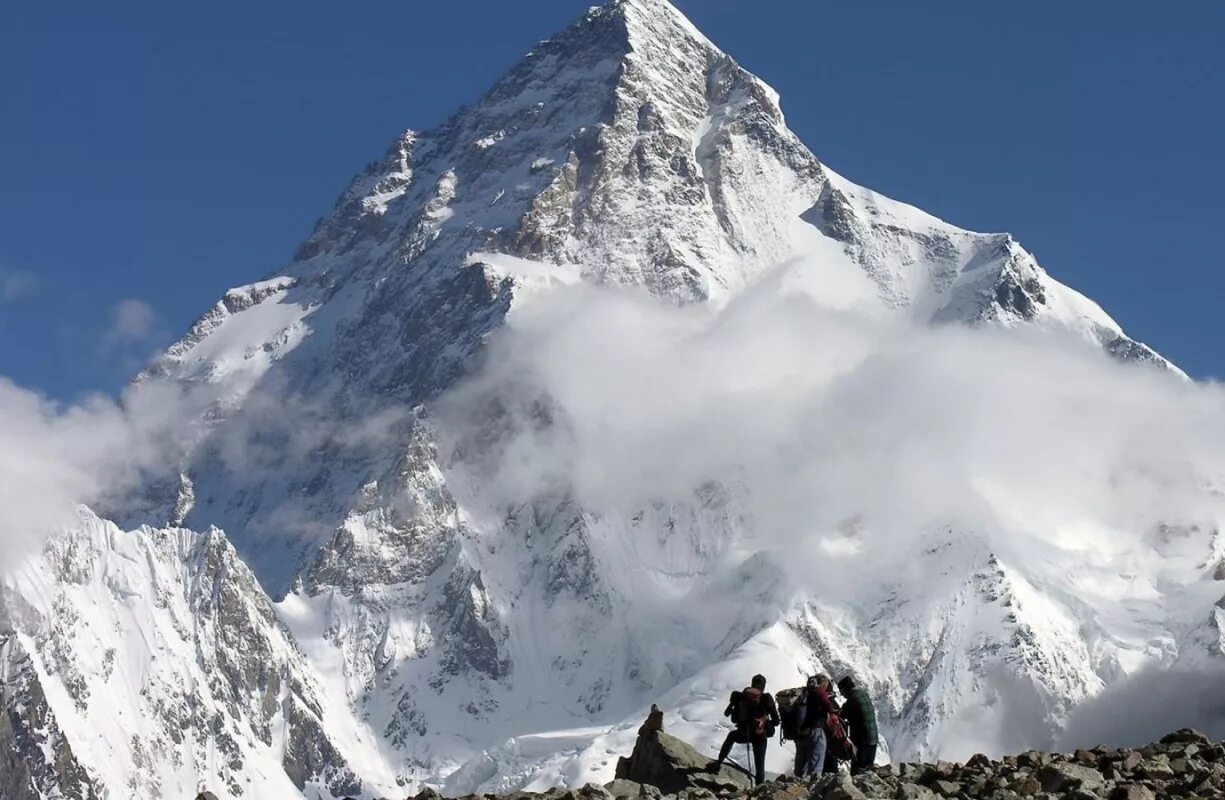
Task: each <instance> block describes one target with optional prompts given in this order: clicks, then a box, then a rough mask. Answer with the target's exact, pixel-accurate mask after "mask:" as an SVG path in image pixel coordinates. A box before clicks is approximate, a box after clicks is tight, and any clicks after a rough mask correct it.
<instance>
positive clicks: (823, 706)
mask: <svg viewBox="0 0 1225 800" xmlns="http://www.w3.org/2000/svg"><path fill="white" fill-rule="evenodd" d="M830 688H831V687H830V685H829V678H827V677H825V676H824V675H814V676H813V677H811V678H809V679H808V693H807V694H808V696H807V700H806V702H805V705H806V706H807V709H808V710H807V714H806V716H805V718H804V727H805V728H806V729H807V730H808V731H809V734H808V737H809V738H808V744H807V745H806V746H805V748H804V750H805V752H806V753H807V755H808V764H807V766H806V768H805V770H804V772H802V773H801V772H799V770H798V769H797V775H798V776H799V777H801V778H802V777H804V775H805V774H808V775H820V774H821V773H823V772H825V765H826V758H825V754H826V751H827V749H828V747H829V738H828V735H827V734H828V730H829V717H830V715H831V714H833V715H837V713H838V707H837V706H836V705H834V701H833V700H831V699H830V696H829V693H830ZM834 768H835V771H836V770H837V762H836V761H835V762H834Z"/></svg>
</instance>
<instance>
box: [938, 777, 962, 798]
mask: <svg viewBox="0 0 1225 800" xmlns="http://www.w3.org/2000/svg"><path fill="white" fill-rule="evenodd" d="M931 788H932V791H934V792H935V793H936V794H938V795H940V796H941V797H956V796H957V795H959V794H961V784H960V783H956V782H955V781H944V780H940V781H936V782H935V783H933V784H932V786H931Z"/></svg>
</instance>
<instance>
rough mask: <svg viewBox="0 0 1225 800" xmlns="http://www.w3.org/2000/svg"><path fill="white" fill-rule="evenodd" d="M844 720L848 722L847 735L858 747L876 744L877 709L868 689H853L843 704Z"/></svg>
mask: <svg viewBox="0 0 1225 800" xmlns="http://www.w3.org/2000/svg"><path fill="white" fill-rule="evenodd" d="M842 721H843V722H845V723H846V726H847V728H848V729H849V730H848V731H847V735H849V736H850V737H851V741H852V742H854V743H855V746H856V747H868V746H873V745H875V744H876V740H877V732H876V709H874V708H873V707H872V700H871V698H869V697H868V693H867V691H865V690H863V689H853V690H852V691H851V696H850V697H848V698H847V699H846V702H844V703H843V704H842Z"/></svg>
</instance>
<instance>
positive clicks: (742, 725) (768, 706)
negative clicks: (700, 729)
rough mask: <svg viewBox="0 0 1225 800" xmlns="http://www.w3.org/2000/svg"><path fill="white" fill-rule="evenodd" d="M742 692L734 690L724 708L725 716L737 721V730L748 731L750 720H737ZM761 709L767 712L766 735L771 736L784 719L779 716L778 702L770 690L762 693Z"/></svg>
mask: <svg viewBox="0 0 1225 800" xmlns="http://www.w3.org/2000/svg"><path fill="white" fill-rule="evenodd" d="M741 694H743V693H742V692H732V698H731V701H730V702H729V703H728V704H727V708H725V709H724V710H723V716H725V717H729V718H731V719H732V721H733V722H736V728H737V730H741V731H744V732H746V733H747V732H748V728H749V725H750V722H751V721H750V720H739V721H738V720H736V712H737V710H738V706H739V705H740V696H741ZM761 709H762V711H764V712H765V715H766V720H767V721H768V725H767V727H766V733H765V737H766V738H769V737H771V736H773V735H774V731H775V729H776V728H778V725H779V723H780V722H781V721H782V720H781V719H780V718H779V716H778V703H775V702H774V695H772V694H770V693H769V692H762V693H761Z"/></svg>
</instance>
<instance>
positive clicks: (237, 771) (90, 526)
mask: <svg viewBox="0 0 1225 800" xmlns="http://www.w3.org/2000/svg"><path fill="white" fill-rule="evenodd" d="M35 587H39V588H38V589H37V590H36V589H35ZM42 587H47V588H46V589H43V588H42ZM0 597H4V598H7V601H6V602H3V603H0V677H3V678H4V680H3V682H2V683H0V708H3V709H4V710H5V711H6V713H5V717H4V720H3V724H0V739H3V740H5V741H7V742H8V743H10V744H11V747H6V748H5V751H4V752H5V753H6V754H16V755H18V756H19V757H20V758H19V761H18V763H16V764H15V765H13V768H12V769H10V768H5V769H2V770H0V785H6V786H7V788H6V790H5V791H4V792H3V793H2V794H3V796H4V797H5V798H6V800H7V798H9V797H10V796H11V797H17V798H23V797H27V796H28V797H60V796H63V797H68V798H92V797H95V796H99V797H101V796H112V795H114V794H115V793H116V791H118V790H120V787H128V788H129V789H130V790H131V791H132V792H133V793H134V794H136V795H138V796H142V797H150V798H160V797H180V796H188V795H190V794H191V793H194V792H195V791H196V788H197V783H198V782H206V783H212V784H214V785H215V786H216V788H219V789H220V788H222V787H224V789H225V791H226V793H227V795H228V796H230V797H251V796H261V795H264V796H272V794H274V793H280V794H285V793H287V792H293V791H295V790H301V789H303V788H305V787H306V786H307V784H308V783H310V784H312V785H317V786H323V787H327V788H328V789H329V790H330V791H332V792H333V793H334V794H335V795H337V796H341V795H343V794H346V793H348V794H357V793H360V792H361V787H362V783H361V781H360V780H359V779H358V778H357V776H356V775H355V774H354V773H353V772H352V770H350V769H349V766H348V763H347V761H346V759H345V757H344V756H343V755H342V754H341V753H340V752H339V750H338V749H337V748H336V746H335V745H334V744H333V743H332V741H331V739H330V738H329V736H330V734H329V733H328V731H326V730H325V728H326V727H328V726H327V725H326V724H325V716H326V714H325V712H324V710H323V707H322V706H321V704H320V693H319V689H318V686H317V685H316V684H315V683H314V679H313V677H311V670H310V669H309V668H308V667H307V666H306V664H305V661H304V658H303V656H302V654H301V652H300V651H299V650H298V648H297V646H296V644H294V642H293V641H292V638H291V637H290V636H289V634H288V632H287V631H285V629H284V628H283V626H282V625H281V623H280V621H279V620H278V618H277V615H276V612H275V610H274V608H273V606H272V604H271V602H270V601H269V600H268V598H267V597H266V596H265V595H264V593H263V592H262V590H261V589H260V588H259V585H258V583H257V582H256V581H255V578H254V576H253V575H252V574H251V572H250V570H248V569H247V568H246V567H245V566H243V564H242V563H241V561H239V559H238V557H237V554H236V553H235V552H234V549H233V548H232V547H231V546H230V545H229V543H228V542H227V541H226V540H225V537H224V536H223V535H222V534H221V533H220V532H218V531H209V532H206V533H204V534H195V533H192V532H190V531H185V530H173V529H171V530H156V529H144V530H141V531H134V532H122V531H120V530H119V529H117V528H116V527H115V526H114V525H113V524H111V523H108V522H105V521H102V520H100V519H98V518H97V517H95V516H93V515H92V514H90V513H89V512H87V511H85V510H82V511H81V512H80V525H79V527H78V528H77V529H75V530H73V531H71V532H70V533H68V534H66V535H64V536H61V537H59V538H57V539H55V540H53V541H52V542H51V543H50V544H49V545H48V546H47V550H46V552H45V554H44V556H43V558H42V559H40V560H36V561H32V562H30V563H29V564H28V565H27V566H26V568H25V569H24V570H23V571H22V573H21V574H20V575H18V576H15V577H14V578H13V579H12V580H11V582H6V583H5V584H3V585H0ZM25 643H30V644H32V645H33V647H32V649H31V648H28V647H27V645H26V644H25ZM52 696H56V697H63V698H65V699H66V701H67V702H63V703H60V704H58V705H54V707H53V706H52V704H51V703H49V702H48V697H52ZM332 723H333V724H334V725H335V724H339V725H341V727H343V723H338V722H336V718H335V717H333V718H332ZM65 725H70V726H71V728H72V735H71V736H70V737H69V736H66V735H64V733H63V732H62V730H63V728H64V727H65ZM260 774H263V775H265V776H267V777H265V778H264V780H263V781H262V782H261V781H259V780H256V779H254V778H253V775H260ZM23 785H24V786H27V787H30V788H29V789H28V790H26V789H22V788H21V787H22V786H23ZM22 791H26V792H27V793H26V794H22Z"/></svg>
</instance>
